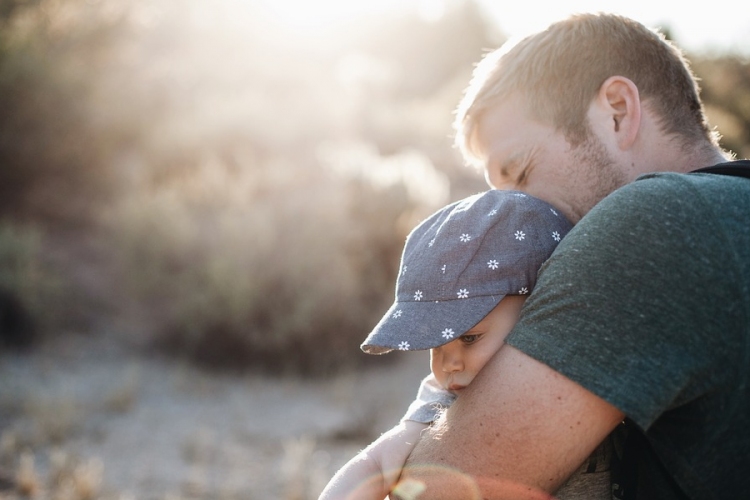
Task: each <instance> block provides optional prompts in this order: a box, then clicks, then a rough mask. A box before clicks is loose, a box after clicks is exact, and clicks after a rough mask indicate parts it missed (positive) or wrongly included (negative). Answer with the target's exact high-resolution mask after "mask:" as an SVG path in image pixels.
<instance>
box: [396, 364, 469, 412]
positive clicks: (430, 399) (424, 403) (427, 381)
mask: <svg viewBox="0 0 750 500" xmlns="http://www.w3.org/2000/svg"><path fill="white" fill-rule="evenodd" d="M455 400H456V396H455V395H454V394H453V393H451V392H449V391H447V390H445V389H443V388H442V387H441V386H440V384H438V382H437V380H436V379H435V377H434V376H433V375H432V373H430V374H429V375H427V376H426V377H425V378H424V379H422V382H421V383H420V384H419V391H418V392H417V399H415V400H414V401H413V402H412V403H411V404H410V405H409V408H408V409H407V410H406V414H405V415H404V416H403V417H401V420H402V421H403V420H412V421H414V422H421V423H423V424H429V423H431V422H433V421H434V420H435V419H436V418H437V417H438V415H439V414H440V412H441V411H443V410H445V409H446V408H448V407H449V406H450V405H451V404H453V401H455Z"/></svg>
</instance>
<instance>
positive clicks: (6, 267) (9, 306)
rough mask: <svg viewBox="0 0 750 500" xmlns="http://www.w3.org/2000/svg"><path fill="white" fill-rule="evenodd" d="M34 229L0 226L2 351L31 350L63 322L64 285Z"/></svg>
mask: <svg viewBox="0 0 750 500" xmlns="http://www.w3.org/2000/svg"><path fill="white" fill-rule="evenodd" d="M42 252H43V246H42V234H41V233H40V231H39V230H38V229H37V228H35V227H32V226H21V225H18V224H14V223H8V222H2V223H0V347H2V346H5V347H14V348H15V347H28V346H30V345H31V344H32V343H33V342H34V340H35V339H36V338H37V337H38V336H39V335H40V333H42V332H43V331H44V330H45V329H46V328H49V327H50V326H51V324H52V323H53V322H54V321H55V320H56V319H58V318H59V315H60V313H61V311H59V310H58V306H59V304H60V296H61V292H62V281H61V279H60V276H59V275H58V274H57V272H56V271H55V270H53V269H51V268H50V266H49V264H48V263H47V262H46V261H45V259H44V256H43V253H42Z"/></svg>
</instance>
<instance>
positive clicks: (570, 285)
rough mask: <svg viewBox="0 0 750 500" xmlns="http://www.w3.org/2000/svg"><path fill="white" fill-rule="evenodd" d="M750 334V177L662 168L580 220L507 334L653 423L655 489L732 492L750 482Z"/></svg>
mask: <svg viewBox="0 0 750 500" xmlns="http://www.w3.org/2000/svg"><path fill="white" fill-rule="evenodd" d="M749 338H750V181H749V180H747V179H742V178H733V177H724V176H719V175H711V174H689V175H685V174H682V175H680V174H652V175H649V176H644V177H643V178H642V179H640V180H638V181H637V182H634V183H632V184H630V185H627V186H625V187H623V188H621V189H620V190H618V191H616V192H614V193H613V194H612V195H610V196H609V197H607V198H606V199H605V200H603V201H602V202H601V203H600V204H599V205H597V206H596V207H595V208H594V209H593V210H592V211H591V212H590V213H589V214H588V215H587V216H586V217H584V218H583V219H582V220H581V221H580V222H579V223H578V224H577V225H576V227H575V228H574V229H573V231H571V232H570V233H569V234H568V236H567V237H566V238H565V239H564V240H563V242H562V243H561V244H560V246H559V247H558V248H557V250H556V252H555V254H554V255H553V257H552V258H551V259H550V260H549V261H548V262H547V264H546V265H545V266H544V268H543V269H542V272H541V273H540V276H539V282H538V286H537V288H536V290H535V291H534V293H533V294H532V295H531V296H530V298H529V300H528V301H527V303H526V305H525V307H524V309H523V311H522V316H521V320H520V322H519V323H518V324H517V325H516V327H515V328H514V330H513V331H512V332H511V334H510V335H509V337H508V339H507V340H506V342H507V343H508V344H510V345H513V346H515V347H516V348H518V349H520V350H521V351H523V352H525V353H526V354H528V355H530V356H531V357H533V358H535V359H537V360H539V361H541V362H543V363H545V364H547V365H548V366H550V367H551V368H553V369H554V370H556V371H558V372H559V373H561V374H563V375H565V376H566V377H568V378H570V379H571V380H573V381H575V382H577V383H579V384H580V385H582V386H583V387H585V388H587V389H588V390H590V391H591V392H593V393H595V394H597V395H598V396H599V397H601V398H603V399H605V400H606V401H608V402H610V403H611V404H613V405H614V406H616V407H617V408H619V409H621V410H622V411H623V412H624V413H625V414H626V415H627V416H628V417H629V419H631V420H632V421H633V422H635V424H636V425H637V427H638V428H639V429H640V432H644V433H645V436H646V438H647V441H648V443H649V445H650V447H651V448H652V449H653V453H654V456H655V457H656V458H657V459H658V461H659V462H660V464H661V465H660V467H663V469H662V471H663V474H662V477H661V478H658V477H656V475H658V474H659V473H660V471H659V470H657V469H658V467H653V468H651V469H650V470H651V472H652V473H654V475H655V476H654V478H651V479H648V480H644V479H643V478H641V484H638V490H639V492H642V493H643V494H645V495H647V498H663V499H669V498H680V497H681V495H683V494H686V495H687V496H688V497H689V498H693V499H713V498H716V499H719V498H745V497H747V495H748V492H750V474H748V473H747V471H750V390H749V389H748V382H750V380H749V378H750V376H749V373H750V348H749V347H748V343H749V340H748V339H749ZM634 428H635V427H634ZM643 460H644V461H645V460H647V457H645V456H644V457H643ZM667 477H672V478H674V480H675V481H676V483H677V484H678V485H679V489H681V490H682V492H680V491H678V490H677V489H672V490H671V491H669V490H668V489H669V487H670V481H669V480H668V479H666V478H667ZM644 481H648V482H649V483H650V484H645V483H644ZM657 483H659V484H661V486H660V487H657V486H654V485H655V484H657ZM660 488H661V489H660Z"/></svg>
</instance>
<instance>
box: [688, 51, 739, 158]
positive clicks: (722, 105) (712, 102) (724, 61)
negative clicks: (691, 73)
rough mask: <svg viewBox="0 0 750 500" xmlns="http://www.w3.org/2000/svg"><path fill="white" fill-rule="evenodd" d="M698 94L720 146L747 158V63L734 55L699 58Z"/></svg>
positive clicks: (696, 66) (697, 70)
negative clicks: (720, 135) (716, 131)
mask: <svg viewBox="0 0 750 500" xmlns="http://www.w3.org/2000/svg"><path fill="white" fill-rule="evenodd" d="M693 68H694V70H695V71H696V73H698V74H699V75H701V77H702V81H701V87H702V92H701V95H702V97H703V100H704V102H705V103H706V113H707V114H708V117H709V120H710V121H711V123H712V125H714V126H715V127H716V128H717V129H718V130H719V131H720V132H721V134H722V146H724V148H726V149H728V150H730V151H733V152H734V153H736V154H737V156H738V157H739V158H750V61H749V60H748V59H747V58H743V57H740V56H737V55H731V54H727V55H722V56H716V57H712V58H706V57H702V58H698V59H696V60H695V61H694V62H693Z"/></svg>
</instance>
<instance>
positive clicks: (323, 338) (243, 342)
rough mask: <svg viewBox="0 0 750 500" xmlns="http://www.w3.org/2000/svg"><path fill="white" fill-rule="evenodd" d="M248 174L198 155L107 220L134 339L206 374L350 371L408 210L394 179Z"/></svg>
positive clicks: (392, 268)
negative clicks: (140, 334)
mask: <svg viewBox="0 0 750 500" xmlns="http://www.w3.org/2000/svg"><path fill="white" fill-rule="evenodd" d="M253 167H254V168H245V169H239V170H236V169H231V168H228V167H227V165H225V164H222V163H221V160H220V159H219V158H217V157H208V158H204V159H202V160H201V161H197V162H195V163H194V164H193V165H192V166H191V167H189V168H184V169H182V170H181V172H180V174H179V175H175V176H174V177H172V178H170V179H161V181H160V182H159V183H158V185H156V186H152V188H151V189H144V190H140V191H137V193H139V194H138V195H137V196H136V195H134V196H132V197H129V198H127V199H124V200H123V201H122V202H121V203H120V204H119V205H117V206H116V207H114V208H113V209H112V210H111V211H110V212H109V214H108V215H107V220H108V225H109V227H110V230H111V234H112V238H113V240H114V242H115V252H116V253H117V255H118V257H119V260H120V264H121V266H122V276H123V285H125V286H126V288H127V290H128V291H129V292H130V294H131V300H133V301H135V303H136V304H137V305H138V307H140V308H141V310H142V311H145V314H146V316H147V318H148V319H147V323H148V324H150V325H152V328H153V331H152V332H151V335H152V336H153V337H152V339H149V340H147V342H148V343H150V344H151V345H157V346H159V347H161V348H162V349H163V350H164V351H165V352H169V353H171V354H173V355H175V354H176V355H182V356H186V357H187V358H189V359H192V360H194V361H197V362H199V363H203V364H205V365H206V366H210V367H214V368H229V369H251V370H262V371H265V372H270V373H290V372H291V373H304V374H316V375H325V374H330V373H332V372H335V371H337V370H341V369H343V368H346V367H356V366H358V365H361V364H362V363H364V362H366V361H367V360H368V359H370V358H371V357H369V356H366V355H364V354H362V353H361V352H360V351H359V348H358V346H359V344H360V343H361V341H362V340H363V339H364V336H365V335H366V333H367V332H368V331H369V329H370V328H372V326H374V324H375V322H377V320H378V319H379V318H380V316H381V315H382V313H383V312H384V311H385V310H386V309H387V307H388V305H389V304H390V302H391V301H392V298H393V285H394V283H395V274H396V272H397V266H398V259H399V257H400V252H401V248H402V244H403V241H404V237H405V231H406V230H407V227H408V228H409V229H410V226H411V225H412V223H413V217H416V216H417V214H418V213H419V212H418V209H419V207H417V204H416V203H415V201H414V200H413V199H412V198H410V197H409V195H408V192H407V189H406V187H404V185H403V184H401V185H397V186H394V185H391V186H390V187H388V188H385V187H383V188H378V187H376V186H374V185H373V184H372V183H371V182H370V181H368V180H367V179H366V178H363V177H361V176H357V175H354V174H353V175H350V176H348V177H347V176H342V175H339V174H336V173H334V172H333V171H331V170H326V169H322V168H317V169H306V168H300V167H299V166H298V165H296V164H288V163H285V162H284V161H283V160H278V161H276V162H273V163H271V164H268V165H260V166H259V165H254V166H253ZM415 211H416V212H415ZM381 362H382V361H381Z"/></svg>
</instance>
